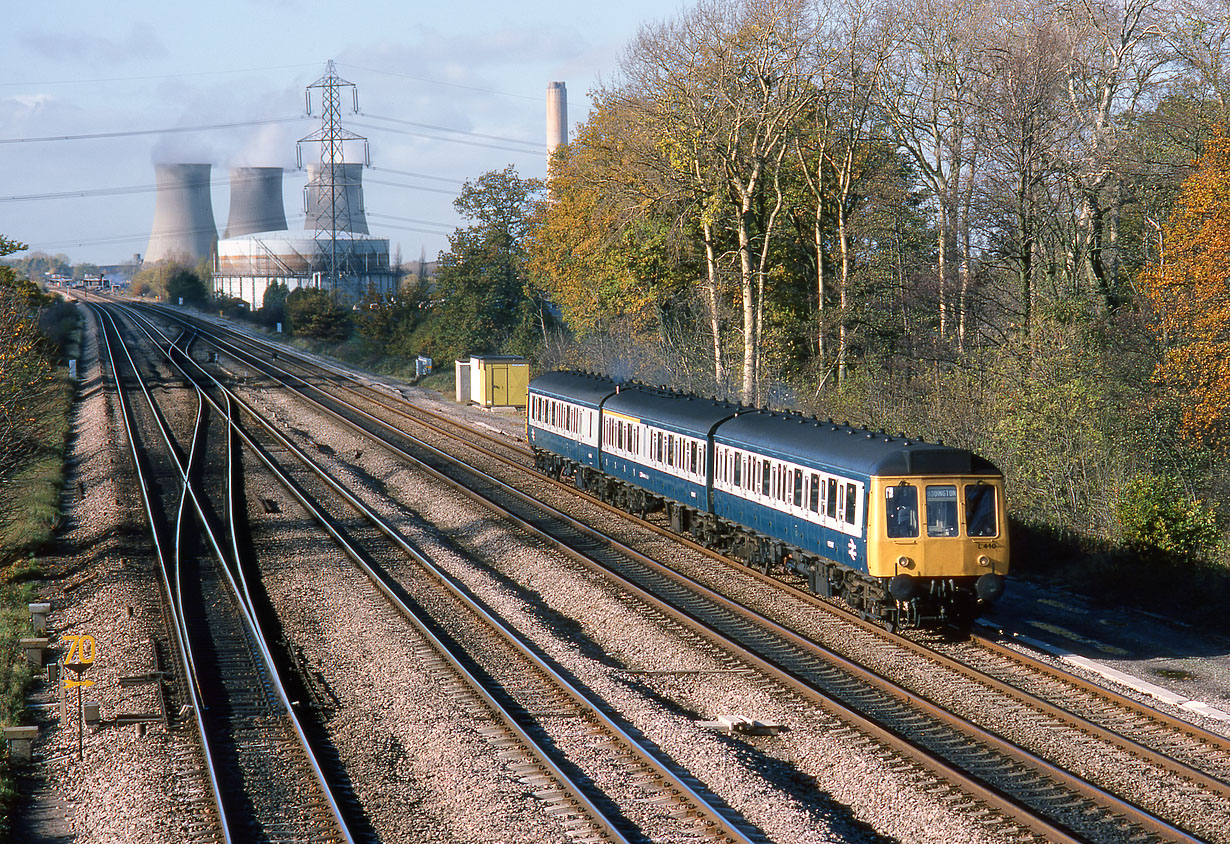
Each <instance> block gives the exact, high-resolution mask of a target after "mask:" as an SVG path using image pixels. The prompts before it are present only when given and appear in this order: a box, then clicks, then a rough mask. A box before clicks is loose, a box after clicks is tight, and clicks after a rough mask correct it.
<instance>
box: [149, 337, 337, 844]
mask: <svg viewBox="0 0 1230 844" xmlns="http://www.w3.org/2000/svg"><path fill="white" fill-rule="evenodd" d="M134 320H135V321H137V327H138V328H140V329H141V330H142V331H143V332H144V333H145V335H146V336H147V337H148V338H149V339H150V341H151V342H152V343H153V344H154V345H155V346H156V347H157V348H158V349H159V350H160V351H161V352H162V353H163V355H164V356H165V357H166V358H167V360H168V362H170V364H171V365H172V366H174V367H176V368H177V369H179V371H180V372H181V374H182V375H183V376H184V378H185V379H186V380H187V381H188V382H189V383H190V384H192V386H193V387H194V388H195V390H196V392H197V395H198V398H199V399H202V401H203V402H208V403H209V404H210V405H211V406H212V407H213V408H214V409H215V410H217V411H218V412H219V413H220V414H221V415H222V416H223V417H224V418H225V419H226V421H227V427H228V431H229V430H231V429H237V426H236V425H235V422H234V420H233V419H232V418H231V415H230V413H229V412H228V410H227V409H226V408H222V407H220V406H219V405H218V404H217V403H216V402H215V401H214V400H213V398H212V397H211V396H209V395H208V393H207V392H206V391H205V390H204V389H203V388H202V387H201V385H200V384H199V383H197V381H196V380H194V379H193V378H192V377H191V376H190V375H189V374H188V372H187V371H186V370H185V369H184V368H183V366H182V365H181V364H180V363H178V362H177V361H176V360H175V356H174V354H172V352H174V351H177V349H176V346H175V344H174V343H171V341H170V338H168V337H167V336H166V335H164V334H162V333H161V332H160V331H159V332H157V333H158V335H159V336H160V337H162V339H163V340H164V341H166V342H167V343H169V344H170V345H169V346H168V347H167V348H165V349H164V348H163V347H162V345H161V344H160V343H159V342H158V341H157V339H156V338H155V337H154V336H153V335H152V334H151V333H150V331H149V330H148V329H147V328H146V327H145V326H144V325H141V324H140V322H142V321H144V317H139V318H137V317H135V318H134ZM155 330H156V329H155ZM181 354H182V355H183V357H184V359H186V360H188V361H190V362H192V363H193V364H194V365H196V362H195V361H192V358H191V356H190V355H188V354H187V353H186V352H183V353H181ZM197 367H198V369H200V370H201V371H202V372H205V370H204V369H201V368H200V367H199V365H197ZM206 374H207V375H208V373H206ZM215 383H217V382H216V381H215ZM218 386H219V387H221V385H218ZM143 388H144V385H143ZM223 389H224V388H223ZM151 401H152V398H151ZM228 439H229V437H228ZM181 468H182V467H181ZM183 471H184V477H185V482H187V478H188V475H187V470H186V469H183ZM231 474H232V473H231V471H230V468H229V466H228V471H227V475H228V485H227V486H228V493H232V494H233V492H234V487H233V486H232V485H231V484H230V482H229V477H230V475H231ZM188 490H189V494H190V495H191V496H192V499H193V503H194V506H195V508H196V511H197V514H198V516H199V518H200V521H201V523H202V525H203V526H204V527H205V533H206V535H207V536H208V537H209V542H210V545H211V547H212V548H213V551H214V554H215V555H216V557H217V559H218V561H219V562H220V564H221V566H222V569H223V572H224V574H225V576H226V580H227V582H228V584H229V586H230V588H231V591H232V592H233V593H234V594H235V597H236V598H237V599H238V601H239V608H240V611H241V618H242V620H243V622H244V623H245V624H246V625H247V626H248V628H249V631H250V632H251V634H252V640H253V641H254V642H255V643H256V645H257V650H258V653H259V655H260V657H261V660H262V662H263V663H264V665H265V668H266V670H267V671H268V673H269V676H270V679H271V681H272V682H271V685H272V687H273V689H274V693H275V696H276V697H277V699H278V702H279V704H280V705H281V707H282V709H283V714H285V715H286V716H287V718H288V719H289V723H290V724H291V727H292V729H293V731H294V733H295V735H296V736H297V738H298V741H299V744H300V746H301V749H302V751H303V754H304V758H305V760H306V761H307V763H308V765H309V767H310V768H311V770H312V773H313V776H314V777H315V779H316V781H317V785H318V786H319V787H320V789H321V791H322V796H323V797H324V800H325V803H326V805H327V806H328V807H329V812H330V814H331V815H332V817H333V820H334V823H335V824H336V826H337V831H338V832H339V833H340V834H341V836H342V838H343V839H344V840H345V841H346V842H348V844H355V838H354V835H353V833H352V832H351V831H350V828H349V824H348V823H347V822H346V819H345V816H344V815H343V813H342V811H341V806H340V803H339V801H338V799H337V797H336V796H335V795H334V794H333V789H332V786H331V785H330V784H329V781H328V778H327V777H326V776H325V774H324V770H323V768H322V767H321V765H320V761H319V760H318V759H317V758H316V754H315V752H314V751H313V749H312V746H311V742H310V740H309V739H308V737H307V732H306V731H305V730H304V728H303V725H302V723H301V722H300V720H299V717H298V716H297V715H296V714H295V711H294V706H293V704H292V703H291V700H290V696H289V695H288V694H287V693H286V688H285V685H284V683H283V681H282V677H281V674H280V672H279V670H278V667H277V661H276V660H275V659H274V657H273V654H272V652H271V650H270V648H269V645H268V641H267V637H266V636H265V633H264V630H263V629H262V627H261V624H260V621H259V619H258V617H257V614H256V611H255V609H254V607H253V605H252V601H251V594H250V592H249V590H248V586H247V583H246V582H244V583H243V585H242V587H241V586H240V584H239V583H237V582H236V580H235V576H234V574H233V573H232V572H231V568H230V566H229V565H228V561H227V556H226V553H225V552H224V551H223V548H222V545H221V543H219V542H218V540H217V537H216V535H215V534H214V531H213V528H212V527H211V525H210V524H209V522H210V520H209V518H208V516H207V514H206V512H205V509H204V507H203V506H202V505H201V503H200V501H199V500H198V499H197V497H196V493H195V489H194V488H193V487H192V486H191V485H188ZM228 513H230V514H232V515H233V513H234V505H233V498H232V495H228ZM230 524H231V531H230V534H231V546H232V548H234V549H235V553H236V557H235V570H236V572H237V573H238V572H241V571H242V566H241V565H240V564H239V560H240V558H239V556H238V541H237V539H236V537H235V531H234V526H235V524H236V523H235V522H234V521H231V522H230ZM240 577H241V578H242V575H240ZM181 610H182V607H181Z"/></svg>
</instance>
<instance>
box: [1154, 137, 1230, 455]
mask: <svg viewBox="0 0 1230 844" xmlns="http://www.w3.org/2000/svg"><path fill="white" fill-rule="evenodd" d="M1207 149H1208V151H1207V152H1206V153H1205V155H1204V156H1203V157H1201V158H1200V160H1199V161H1198V162H1197V166H1196V172H1195V173H1193V175H1191V176H1190V177H1189V178H1188V179H1187V180H1186V181H1185V182H1184V183H1183V187H1182V190H1181V192H1180V195H1179V199H1178V201H1177V203H1176V207H1175V210H1174V213H1173V214H1172V215H1171V217H1170V220H1169V222H1168V223H1167V224H1166V226H1165V227H1164V231H1163V241H1162V242H1163V251H1162V258H1161V261H1160V262H1159V263H1157V264H1155V265H1153V266H1152V267H1150V268H1149V269H1148V270H1146V271H1145V272H1144V273H1142V274H1141V276H1140V286H1141V290H1142V291H1143V292H1144V294H1145V295H1146V296H1147V297H1148V300H1149V302H1150V303H1151V304H1152V306H1153V309H1154V312H1155V315H1156V326H1157V331H1158V337H1159V339H1160V340H1161V343H1162V349H1163V359H1162V362H1161V364H1160V365H1159V367H1158V370H1157V378H1158V379H1159V380H1160V381H1161V382H1162V383H1163V384H1166V385H1168V386H1170V387H1172V388H1174V389H1176V390H1178V391H1179V392H1180V393H1181V394H1182V395H1183V396H1185V397H1186V400H1185V401H1184V402H1183V413H1182V417H1183V418H1182V424H1183V430H1184V431H1185V432H1186V433H1187V434H1188V435H1189V436H1191V437H1193V438H1194V439H1196V440H1198V441H1201V442H1204V443H1207V444H1210V445H1214V446H1217V447H1219V448H1225V447H1226V446H1227V445H1230V137H1227V136H1226V135H1224V134H1223V135H1221V136H1219V137H1216V138H1213V139H1211V140H1210V141H1209V142H1208V144H1207Z"/></svg>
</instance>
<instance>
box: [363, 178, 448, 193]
mask: <svg viewBox="0 0 1230 844" xmlns="http://www.w3.org/2000/svg"><path fill="white" fill-rule="evenodd" d="M365 181H366V182H367V184H369V185H387V186H389V187H391V188H406V189H407V190H421V191H427V192H428V193H442V194H444V195H445V196H456V195H457V191H455V190H444V189H443V188H429V187H426V186H424V185H403V184H401V183H400V182H386V181H384V180H383V179H366V180H365Z"/></svg>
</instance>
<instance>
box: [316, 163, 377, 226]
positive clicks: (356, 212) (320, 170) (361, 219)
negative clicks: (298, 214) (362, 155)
mask: <svg viewBox="0 0 1230 844" xmlns="http://www.w3.org/2000/svg"><path fill="white" fill-rule="evenodd" d="M325 167H326V165H324V164H319V163H316V162H312V163H310V164H308V166H307V172H308V183H307V201H306V203H304V206H305V210H306V211H307V220H305V221H304V223H303V228H304V230H305V231H326V230H328V229H329V228H330V226H331V225H332V223H331V220H330V211H329V196H328V193H329V192H328V179H329V174H328V173H326V172H324V168H325ZM333 168H334V174H335V176H336V183H337V187H338V189H339V190H342V189H344V190H345V194H346V202H345V206H344V207H345V209H346V210H347V211H348V212H349V213H348V219H342V218H340V217H339V218H338V221H337V230H338V231H340V232H353V233H355V234H368V233H369V232H368V230H367V211H366V210H365V209H364V207H363V165H362V164H358V163H354V164H334V165H333ZM337 206H338V208H342V207H343V205H342V203H341V202H338V203H337Z"/></svg>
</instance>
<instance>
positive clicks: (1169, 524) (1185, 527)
mask: <svg viewBox="0 0 1230 844" xmlns="http://www.w3.org/2000/svg"><path fill="white" fill-rule="evenodd" d="M1116 511H1117V515H1118V517H1119V522H1120V525H1121V528H1122V531H1123V541H1124V544H1125V545H1127V546H1128V547H1129V548H1131V549H1132V550H1134V551H1136V552H1137V553H1138V554H1140V555H1141V556H1142V557H1145V558H1154V559H1167V560H1173V561H1176V562H1181V561H1192V562H1218V561H1220V560H1221V559H1222V557H1223V549H1222V545H1221V532H1220V531H1219V530H1218V527H1217V514H1216V513H1215V512H1214V511H1213V509H1212V508H1210V507H1208V506H1206V505H1205V504H1204V503H1203V502H1201V501H1197V500H1196V499H1194V498H1192V497H1191V496H1190V495H1188V494H1187V493H1186V492H1185V491H1184V490H1183V489H1182V487H1181V486H1180V485H1179V482H1178V481H1177V480H1176V479H1175V478H1173V477H1157V476H1154V475H1138V476H1137V477H1135V478H1133V479H1132V480H1131V481H1130V482H1128V484H1127V485H1126V486H1125V487H1124V489H1123V491H1122V493H1121V494H1120V496H1119V501H1118V506H1117V508H1116Z"/></svg>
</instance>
